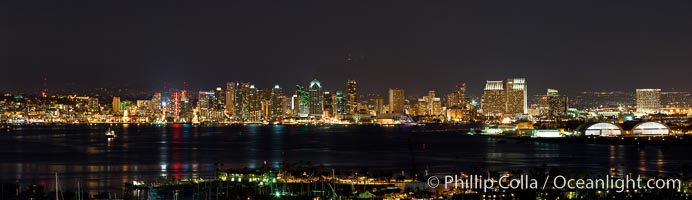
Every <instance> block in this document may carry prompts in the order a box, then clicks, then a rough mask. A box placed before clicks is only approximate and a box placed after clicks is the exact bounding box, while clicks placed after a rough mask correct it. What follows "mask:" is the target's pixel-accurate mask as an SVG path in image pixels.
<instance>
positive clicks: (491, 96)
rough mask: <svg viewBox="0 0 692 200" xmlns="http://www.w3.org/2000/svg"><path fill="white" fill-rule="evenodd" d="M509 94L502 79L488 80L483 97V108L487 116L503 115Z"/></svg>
mask: <svg viewBox="0 0 692 200" xmlns="http://www.w3.org/2000/svg"><path fill="white" fill-rule="evenodd" d="M506 101H507V96H506V95H505V89H504V83H503V82H502V81H487V82H486V83H485V89H484V90H483V97H481V110H482V111H483V114H485V116H502V114H504V113H505V107H506V105H505V104H506V103H505V102H506Z"/></svg>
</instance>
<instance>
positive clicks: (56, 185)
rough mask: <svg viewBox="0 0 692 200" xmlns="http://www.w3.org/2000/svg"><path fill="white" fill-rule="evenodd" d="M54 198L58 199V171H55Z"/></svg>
mask: <svg viewBox="0 0 692 200" xmlns="http://www.w3.org/2000/svg"><path fill="white" fill-rule="evenodd" d="M55 200H58V172H57V171H56V172H55Z"/></svg>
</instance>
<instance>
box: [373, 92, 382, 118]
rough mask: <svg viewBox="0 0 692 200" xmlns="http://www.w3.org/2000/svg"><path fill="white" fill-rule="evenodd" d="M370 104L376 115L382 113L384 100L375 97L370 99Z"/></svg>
mask: <svg viewBox="0 0 692 200" xmlns="http://www.w3.org/2000/svg"><path fill="white" fill-rule="evenodd" d="M372 104H373V109H374V110H375V114H376V115H379V114H382V113H384V98H382V97H381V96H376V97H375V98H373V99H372Z"/></svg>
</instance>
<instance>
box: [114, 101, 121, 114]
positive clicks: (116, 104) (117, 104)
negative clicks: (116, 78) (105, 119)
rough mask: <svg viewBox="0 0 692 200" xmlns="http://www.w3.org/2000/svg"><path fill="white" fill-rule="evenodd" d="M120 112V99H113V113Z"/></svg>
mask: <svg viewBox="0 0 692 200" xmlns="http://www.w3.org/2000/svg"><path fill="white" fill-rule="evenodd" d="M119 112H120V97H113V113H119Z"/></svg>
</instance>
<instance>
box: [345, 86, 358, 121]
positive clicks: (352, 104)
mask: <svg viewBox="0 0 692 200" xmlns="http://www.w3.org/2000/svg"><path fill="white" fill-rule="evenodd" d="M346 102H347V103H348V104H347V108H346V109H347V110H348V113H349V114H353V113H355V112H356V106H358V93H357V92H356V80H348V81H346Z"/></svg>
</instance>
